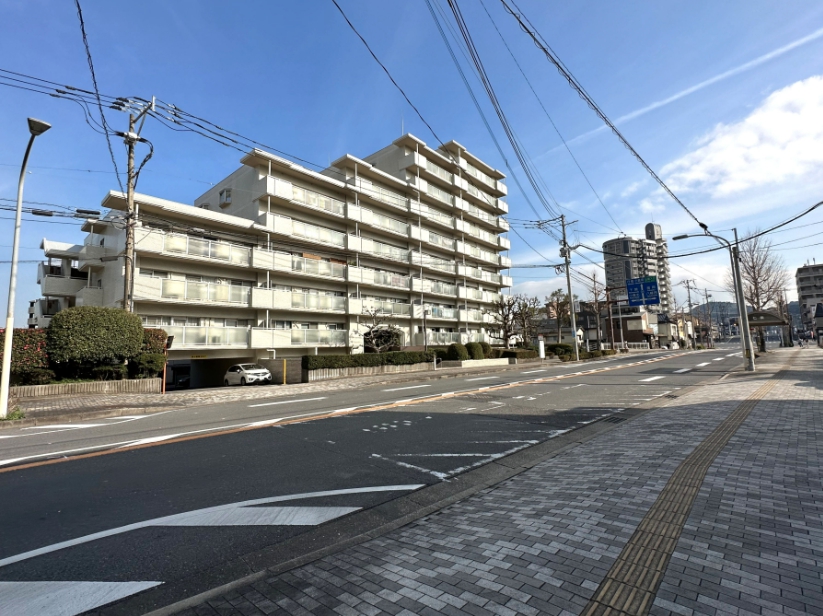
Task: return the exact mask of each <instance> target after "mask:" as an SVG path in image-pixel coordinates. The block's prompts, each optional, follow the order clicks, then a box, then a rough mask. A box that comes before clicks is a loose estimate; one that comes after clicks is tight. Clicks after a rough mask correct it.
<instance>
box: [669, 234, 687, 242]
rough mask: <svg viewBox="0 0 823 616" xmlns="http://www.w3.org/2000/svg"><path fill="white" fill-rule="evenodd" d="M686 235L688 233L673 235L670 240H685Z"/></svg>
mask: <svg viewBox="0 0 823 616" xmlns="http://www.w3.org/2000/svg"><path fill="white" fill-rule="evenodd" d="M687 237H689V236H688V235H675V236H674V237H673V238H672V240H674V241H677V240H685V239H686V238H687Z"/></svg>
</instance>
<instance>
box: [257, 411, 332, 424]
mask: <svg viewBox="0 0 823 616" xmlns="http://www.w3.org/2000/svg"><path fill="white" fill-rule="evenodd" d="M321 412H322V411H321ZM312 415H317V413H303V414H302V415H290V416H289V417H277V418H275V419H264V420H262V421H255V422H252V423H250V424H248V426H249V427H252V426H267V425H270V424H276V423H279V422H281V421H286V420H288V419H298V418H300V417H311V416H312Z"/></svg>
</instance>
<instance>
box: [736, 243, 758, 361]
mask: <svg viewBox="0 0 823 616" xmlns="http://www.w3.org/2000/svg"><path fill="white" fill-rule="evenodd" d="M739 244H740V240H738V239H737V228H736V227H735V229H734V246H732V262H733V264H734V277H735V280H734V282H735V284H736V285H737V301H738V306H739V312H740V319H738V320H739V321H740V323H739V326H740V336H741V339H742V340H743V356H744V359H745V360H746V370H748V371H749V372H754V371H755V369H756V367H755V364H754V347H753V346H752V331H751V328H750V327H749V311H748V310H747V309H746V296H745V295H743V276H741V274H740V250H739V249H738V246H739Z"/></svg>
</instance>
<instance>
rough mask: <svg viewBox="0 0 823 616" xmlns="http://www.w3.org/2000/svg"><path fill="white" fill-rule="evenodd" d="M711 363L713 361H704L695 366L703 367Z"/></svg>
mask: <svg viewBox="0 0 823 616" xmlns="http://www.w3.org/2000/svg"><path fill="white" fill-rule="evenodd" d="M709 363H711V362H704V363H702V364H697V366H695V367H696V368H702V367H703V366H708V365H709Z"/></svg>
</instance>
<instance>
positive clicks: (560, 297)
mask: <svg viewBox="0 0 823 616" xmlns="http://www.w3.org/2000/svg"><path fill="white" fill-rule="evenodd" d="M546 318H547V319H554V321H555V323H556V324H557V344H560V341H561V338H562V327H563V324H564V323H571V316H570V314H569V297H568V295H567V294H566V292H565V291H564V290H563V289H557V290H556V291H552V293H551V295H549V296H548V297H547V298H546Z"/></svg>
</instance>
